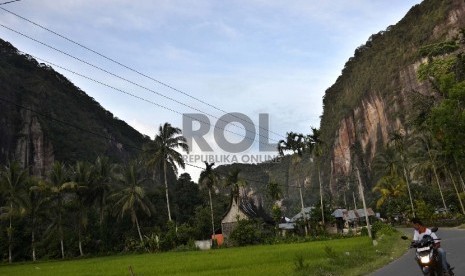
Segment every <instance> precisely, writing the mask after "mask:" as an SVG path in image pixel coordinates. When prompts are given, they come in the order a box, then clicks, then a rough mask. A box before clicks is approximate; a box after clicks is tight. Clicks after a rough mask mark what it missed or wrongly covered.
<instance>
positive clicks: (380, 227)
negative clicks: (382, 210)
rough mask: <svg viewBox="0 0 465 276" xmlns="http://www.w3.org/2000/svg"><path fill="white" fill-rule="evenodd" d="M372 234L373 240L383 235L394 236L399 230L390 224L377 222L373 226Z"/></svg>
mask: <svg viewBox="0 0 465 276" xmlns="http://www.w3.org/2000/svg"><path fill="white" fill-rule="evenodd" d="M371 232H372V234H373V238H377V237H380V236H381V235H388V236H390V235H393V234H394V233H396V232H397V230H396V229H395V228H394V227H392V226H391V225H389V224H386V223H384V222H381V221H376V222H375V223H373V225H372V226H371Z"/></svg>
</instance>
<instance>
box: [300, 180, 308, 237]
mask: <svg viewBox="0 0 465 276" xmlns="http://www.w3.org/2000/svg"><path fill="white" fill-rule="evenodd" d="M299 192H300V203H301V204H302V217H303V218H304V221H305V236H308V228H307V216H306V215H305V209H304V208H305V207H304V197H303V196H302V186H301V185H300V183H299Z"/></svg>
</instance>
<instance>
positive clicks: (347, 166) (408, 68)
mask: <svg viewBox="0 0 465 276" xmlns="http://www.w3.org/2000/svg"><path fill="white" fill-rule="evenodd" d="M425 2H428V3H426V4H424V3H423V4H422V5H427V4H429V5H434V4H435V3H434V2H438V3H439V2H440V1H425ZM446 2H447V6H446V7H443V8H444V10H445V11H446V14H445V15H444V16H443V18H442V19H441V20H440V21H439V23H438V24H436V25H435V26H433V28H432V29H431V30H430V32H429V33H428V34H427V36H425V37H426V38H425V39H423V40H424V41H423V42H422V43H421V44H420V43H418V44H415V43H414V42H411V41H408V40H406V41H404V42H403V43H405V44H406V45H408V51H410V52H411V54H410V55H409V54H408V51H406V52H407V53H406V54H403V55H398V58H403V57H405V58H406V60H404V61H403V62H399V64H403V65H402V66H400V67H398V70H397V72H396V73H395V74H393V75H391V78H390V79H386V81H385V83H390V85H389V86H388V87H385V88H382V87H381V88H380V87H377V88H373V86H371V85H367V86H365V87H363V88H364V89H366V91H365V92H362V93H360V91H353V90H351V86H350V85H347V82H346V83H343V81H341V82H340V83H339V84H338V85H336V84H335V85H334V87H332V88H330V89H328V91H327V94H329V93H332V94H333V95H338V97H340V98H342V96H340V95H341V94H343V92H341V91H344V95H350V94H357V95H362V96H360V97H359V100H358V101H357V103H356V104H355V105H353V106H352V107H351V108H350V110H349V111H348V112H347V113H346V115H345V116H342V118H341V119H339V120H338V121H337V124H336V125H335V126H333V127H326V126H323V127H322V128H323V129H329V130H330V131H327V132H326V133H325V135H327V137H332V138H330V148H331V156H330V160H329V161H328V162H329V164H326V165H327V166H326V167H327V168H331V169H330V170H331V171H330V172H328V171H327V172H326V173H325V174H326V176H327V178H332V179H330V180H328V179H327V180H328V181H327V183H332V184H331V187H329V188H330V190H331V192H332V193H333V194H334V193H335V192H336V191H337V187H336V186H337V183H338V181H337V180H338V178H343V177H346V176H348V175H349V174H350V172H351V170H352V167H351V166H352V164H353V160H352V159H353V158H354V150H353V146H354V145H355V144H358V145H360V148H361V151H362V156H358V158H360V157H361V158H362V159H363V163H365V164H367V166H368V168H367V170H368V171H367V172H366V173H367V174H368V175H369V170H370V167H369V165H370V163H371V161H372V160H373V157H374V156H375V154H376V152H378V151H380V150H381V149H382V148H383V147H384V145H386V143H387V142H388V141H389V135H390V133H392V132H394V131H400V132H405V131H410V130H409V129H408V126H407V125H406V118H407V117H408V114H409V113H410V110H408V108H409V104H408V94H409V93H411V92H412V91H416V92H418V93H421V94H424V95H429V94H431V93H432V88H431V87H430V84H429V83H428V82H419V81H418V78H417V69H418V67H419V65H420V64H421V63H422V62H425V59H420V58H418V55H415V54H414V53H415V52H416V51H418V49H419V47H420V46H422V44H423V45H425V44H429V43H433V42H437V41H441V40H445V39H457V37H459V36H460V31H461V29H463V28H464V27H465V1H463V0H453V1H446ZM441 3H442V4H443V5H444V2H441ZM438 6H439V5H438ZM420 8H421V6H420V7H416V9H413V8H412V10H411V12H409V14H410V17H414V16H416V17H417V19H418V18H422V17H426V16H428V14H421V13H419V12H418V10H419V9H420ZM409 14H407V16H406V17H409ZM424 20H427V19H424ZM403 21H404V22H402V21H401V22H399V24H398V25H401V24H405V21H408V19H404V20H403ZM396 28H401V26H391V27H390V29H392V30H395V29H396ZM388 29H389V28H388ZM382 35H383V36H385V37H384V38H380V39H379V40H378V41H374V40H373V44H375V43H378V44H381V43H383V41H382V39H385V40H386V35H385V34H382ZM462 39H463V38H462ZM370 43H371V41H370ZM367 45H368V43H367ZM370 46H371V44H370ZM462 48H463V44H462ZM370 50H371V49H369V50H367V51H366V52H369V51H370ZM378 51H383V49H382V48H380V49H379V50H378ZM356 53H357V51H356ZM363 54H365V55H367V56H368V55H370V53H363ZM373 56H374V57H373ZM371 57H372V58H373V59H376V56H375V55H374V54H371ZM355 59H356V58H354V60H355ZM360 59H363V55H361V58H360ZM355 68H356V67H355ZM351 73H352V72H349V73H347V72H345V73H344V71H343V75H342V76H341V77H340V78H342V79H343V78H344V77H347V78H351V76H350V75H351ZM344 74H346V75H348V76H344ZM386 75H387V76H389V74H386ZM367 78H386V76H383V75H378V76H374V75H370V74H367ZM338 81H339V80H338ZM369 82H373V80H372V79H370V80H369ZM341 84H342V85H341ZM331 110H334V104H327V105H325V108H324V112H323V116H322V124H325V123H326V122H327V121H329V120H328V119H327V116H330V115H329V114H331V112H333V111H331ZM331 129H332V130H331ZM328 132H332V134H331V133H328Z"/></svg>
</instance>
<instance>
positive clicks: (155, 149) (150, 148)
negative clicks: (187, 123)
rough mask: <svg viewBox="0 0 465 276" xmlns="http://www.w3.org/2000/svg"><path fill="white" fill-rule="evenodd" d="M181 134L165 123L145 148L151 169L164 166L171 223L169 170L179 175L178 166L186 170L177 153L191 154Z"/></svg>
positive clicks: (167, 205)
mask: <svg viewBox="0 0 465 276" xmlns="http://www.w3.org/2000/svg"><path fill="white" fill-rule="evenodd" d="M180 134H181V129H179V128H176V127H173V126H171V124H169V123H165V124H164V125H163V126H160V127H159V128H158V134H157V135H156V136H155V139H154V141H152V142H150V143H148V144H147V145H146V146H145V149H144V151H145V154H146V155H147V156H149V160H148V162H147V164H148V165H149V166H151V167H155V168H157V167H160V165H161V166H163V176H164V181H165V195H166V207H167V210H168V220H169V221H171V211H170V199H169V194H168V179H167V170H168V169H171V170H173V171H174V173H177V171H178V170H177V166H180V167H181V168H183V169H184V167H185V163H184V160H183V158H182V155H181V154H180V153H179V152H178V151H176V149H178V148H180V149H181V150H184V151H186V152H189V146H188V145H187V142H186V138H184V137H183V136H182V135H180Z"/></svg>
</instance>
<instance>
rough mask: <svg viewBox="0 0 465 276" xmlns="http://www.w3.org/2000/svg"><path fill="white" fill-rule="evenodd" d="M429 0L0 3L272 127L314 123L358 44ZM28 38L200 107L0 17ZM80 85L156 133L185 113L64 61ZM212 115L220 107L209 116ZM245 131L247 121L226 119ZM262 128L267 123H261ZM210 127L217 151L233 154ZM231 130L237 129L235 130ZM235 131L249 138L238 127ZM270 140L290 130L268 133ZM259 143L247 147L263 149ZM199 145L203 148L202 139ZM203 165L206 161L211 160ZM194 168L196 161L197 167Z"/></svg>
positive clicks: (33, 50) (18, 43)
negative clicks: (266, 118)
mask: <svg viewBox="0 0 465 276" xmlns="http://www.w3.org/2000/svg"><path fill="white" fill-rule="evenodd" d="M0 2H3V1H0ZM419 2H420V1H419V0H392V1H379V0H334V1H301V0H297V1H273V0H270V1H265V0H248V1H245V0H243V1H241V0H238V1H212V0H196V1H178V0H174V1H168V0H165V1H159V0H156V1H155V0H154V1H145V0H144V1H142V0H140V1H127V0H111V1H110V0H99V1H90V0H61V1H56V0H41V1H37V0H23V1H20V2H16V3H11V4H8V5H4V6H1V7H3V8H6V9H8V10H10V11H12V12H15V13H17V14H19V15H21V16H24V17H26V18H28V19H30V20H32V21H34V22H37V23H39V24H41V25H44V26H46V27H47V28H50V29H52V30H54V31H56V32H58V33H60V34H63V35H65V36H67V37H69V38H71V39H73V40H75V41H77V42H79V43H82V44H84V45H86V46H88V47H90V48H92V49H94V50H95V51H98V52H100V53H102V54H104V55H106V56H108V57H111V58H113V59H115V60H117V61H119V62H121V63H123V64H125V65H127V66H129V67H132V68H134V69H137V70H138V71H140V72H142V73H144V74H146V75H149V76H151V77H153V78H155V79H157V80H160V81H162V82H164V83H167V84H169V85H171V86H172V87H174V88H176V89H178V90H181V91H183V92H185V93H187V94H189V95H192V96H193V97H195V98H198V99H201V100H202V101H204V102H207V103H208V104H210V105H212V106H215V107H217V108H218V109H221V110H224V111H228V112H240V113H243V114H245V115H247V116H249V117H250V118H251V119H252V120H253V121H255V122H258V114H259V113H268V114H269V116H270V129H271V130H272V131H273V132H276V133H278V134H280V135H283V136H284V135H285V134H286V132H288V131H295V132H301V133H304V134H306V133H309V132H310V126H315V127H318V126H319V116H320V115H321V114H322V97H323V95H324V91H325V90H326V89H327V88H328V87H330V86H331V85H332V84H333V83H334V82H335V80H336V78H337V77H338V76H339V75H340V72H341V70H342V68H343V66H344V64H345V62H346V61H347V60H348V59H349V58H350V57H351V56H352V55H353V53H354V50H355V48H356V47H358V46H360V45H362V44H364V43H365V42H366V40H367V39H368V37H369V36H370V35H371V34H374V33H377V32H379V31H381V30H385V29H386V27H388V26H389V25H393V24H396V23H397V22H398V21H399V20H400V19H401V18H402V17H403V16H404V15H405V14H406V12H407V11H408V10H409V9H410V7H411V6H413V5H415V4H418V3H419ZM0 23H1V24H3V25H5V26H8V27H9V28H12V29H14V30H16V31H19V32H22V33H24V34H26V35H28V36H31V37H33V38H35V39H37V40H40V41H42V42H44V43H47V44H50V45H52V46H53V47H56V48H59V49H60V50H62V51H66V52H68V53H70V54H72V55H74V56H77V57H79V58H81V59H85V60H86V61H88V62H91V63H92V64H95V65H97V66H99V67H102V68H105V69H106V70H108V71H111V72H112V73H114V74H118V75H121V76H124V77H125V78H127V79H130V80H131V81H132V82H135V83H137V84H139V85H142V86H144V87H147V88H149V89H150V90H153V91H157V92H158V93H161V94H163V95H166V96H169V97H171V98H174V99H176V100H177V101H179V102H182V103H184V104H185V105H189V106H192V107H194V108H196V109H199V110H202V111H203V112H206V113H208V114H211V115H213V116H215V117H220V116H221V115H223V113H222V112H220V111H219V110H217V109H214V108H212V107H211V106H208V105H205V104H203V103H201V102H199V101H196V100H194V99H193V98H190V97H186V96H185V95H183V94H180V93H178V92H176V91H174V90H171V89H169V88H167V87H165V86H162V85H160V84H157V83H155V82H153V81H151V80H148V79H146V78H144V77H141V76H139V75H137V74H135V73H133V72H131V71H128V70H126V69H124V68H121V67H120V66H117V65H115V64H112V63H111V62H108V61H107V60H105V59H102V58H100V57H98V56H96V55H94V54H92V53H89V52H87V51H85V50H83V49H82V48H79V47H77V46H76V45H73V44H71V43H69V42H67V41H65V40H63V39H61V38H58V37H56V36H54V35H51V34H50V33H48V32H46V31H44V30H42V29H40V28H37V27H35V26H33V25H31V24H30V23H27V22H25V21H23V20H21V19H19V18H17V17H15V16H13V15H11V14H9V13H7V12H5V11H3V10H0ZM0 37H1V38H2V39H4V40H7V41H9V42H11V43H12V44H13V45H14V46H15V47H17V48H18V49H19V50H21V51H23V52H26V53H29V54H31V55H33V56H37V57H39V58H43V59H45V60H48V61H50V62H53V63H56V64H58V65H60V66H63V67H66V68H69V69H71V70H74V71H77V72H79V73H81V74H85V75H88V76H92V77H93V78H95V79H97V80H99V81H102V82H105V83H107V84H109V85H112V86H115V87H117V88H119V89H122V90H124V91H128V92H131V93H133V94H135V95H138V96H140V97H143V98H145V99H148V100H150V101H154V102H157V103H159V104H161V105H164V106H166V107H168V108H170V109H173V110H176V111H177V112H179V113H197V112H198V111H195V110H192V109H189V108H188V107H186V106H184V105H180V104H178V103H174V102H172V101H169V100H166V99H165V98H162V97H160V96H158V95H155V94H154V93H151V92H150V91H147V90H145V89H141V88H140V87H136V86H134V85H132V84H129V83H127V82H124V81H122V80H121V79H117V78H114V77H112V76H109V75H107V74H105V73H103V72H101V71H98V70H95V69H93V68H91V67H89V66H87V65H85V64H82V63H80V62H77V61H76V60H73V59H72V58H69V57H67V56H65V55H62V54H60V53H57V52H54V51H53V50H50V49H49V48H47V47H44V46H43V45H40V44H38V43H36V42H33V41H31V40H29V39H27V38H24V37H22V36H20V35H18V34H16V33H14V32H11V31H10V30H7V29H5V28H3V27H0ZM56 69H57V71H59V72H61V73H62V74H64V75H65V76H67V77H68V78H69V79H70V80H71V81H72V82H73V83H74V84H75V85H76V86H78V87H80V88H81V89H82V90H84V91H85V92H86V93H88V94H89V95H90V96H91V97H93V98H95V99H96V100H97V101H98V102H99V103H100V104H101V105H102V106H103V107H104V108H106V109H108V110H110V111H111V112H112V113H113V114H114V115H115V116H117V117H118V118H120V119H123V120H125V121H126V122H127V123H128V124H130V125H132V126H133V127H134V128H136V129H137V130H139V131H140V132H142V133H144V134H146V135H149V136H150V137H151V138H153V137H154V135H155V134H156V131H157V128H158V126H159V125H160V124H162V123H164V122H170V123H171V124H172V125H174V126H177V127H180V128H181V127H182V116H181V115H180V114H179V113H173V112H170V111H167V110H165V109H163V108H159V107H157V106H155V105H152V104H149V103H147V102H143V101H141V100H138V99H135V98H132V97H129V96H127V95H124V94H121V93H118V92H116V91H114V90H111V89H108V88H106V87H103V86H101V85H98V84H96V83H93V82H91V81H88V80H86V79H83V78H81V77H79V76H76V75H73V74H71V73H69V72H66V71H63V70H62V69H58V68H56ZM210 120H211V122H212V124H214V123H215V122H216V121H217V119H215V118H211V119H210ZM228 129H231V130H233V131H235V132H238V133H245V132H244V131H243V130H241V129H236V128H235V127H228ZM257 131H258V127H257ZM212 134H213V130H212V131H211V132H210V133H208V135H207V137H206V139H207V141H208V142H209V143H211V144H212V146H213V148H214V149H215V154H227V153H224V152H222V151H221V149H219V148H218V147H216V146H215V142H214V141H213V138H212V136H213V135H212ZM228 135H229V134H228ZM233 136H234V135H231V137H229V139H230V140H231V141H240V140H241V138H240V137H233ZM270 136H271V139H272V140H279V139H282V137H281V136H279V135H275V134H270ZM256 145H257V144H255V145H254V146H252V147H251V148H250V150H249V151H247V152H244V154H256V153H258V152H257V146H256ZM193 153H194V154H202V152H200V150H199V149H198V148H196V147H194V149H193ZM197 165H200V166H203V165H202V164H201V163H198V164H197ZM188 172H190V173H191V174H192V175H193V178H194V179H195V178H196V177H197V175H198V169H194V168H189V169H188Z"/></svg>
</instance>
